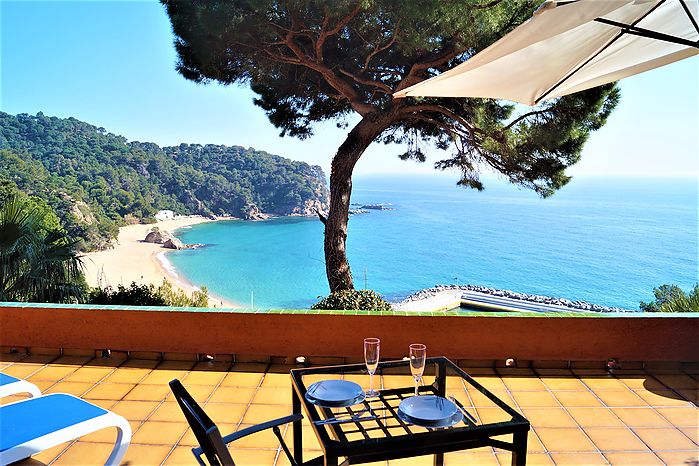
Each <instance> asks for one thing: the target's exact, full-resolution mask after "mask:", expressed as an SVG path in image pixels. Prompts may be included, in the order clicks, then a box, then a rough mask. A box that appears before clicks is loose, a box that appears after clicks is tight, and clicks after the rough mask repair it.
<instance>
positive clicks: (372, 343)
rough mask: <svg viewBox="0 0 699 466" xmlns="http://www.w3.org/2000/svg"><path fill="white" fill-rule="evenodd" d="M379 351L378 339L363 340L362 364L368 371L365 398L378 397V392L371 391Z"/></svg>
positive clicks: (379, 343) (379, 342)
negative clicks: (367, 387) (367, 385)
mask: <svg viewBox="0 0 699 466" xmlns="http://www.w3.org/2000/svg"><path fill="white" fill-rule="evenodd" d="M380 349H381V340H379V339H378V338H365V339H364V362H365V363H366V369H367V371H369V391H367V392H366V396H378V394H379V392H377V391H376V390H374V389H373V385H372V382H373V378H374V372H376V368H377V367H378V366H379V352H380Z"/></svg>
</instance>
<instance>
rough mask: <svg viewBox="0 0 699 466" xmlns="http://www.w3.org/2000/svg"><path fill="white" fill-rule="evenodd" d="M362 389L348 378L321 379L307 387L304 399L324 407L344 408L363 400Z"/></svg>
mask: <svg viewBox="0 0 699 466" xmlns="http://www.w3.org/2000/svg"><path fill="white" fill-rule="evenodd" d="M364 397H365V395H364V390H362V387H360V386H359V384H357V383H354V382H350V381H349V380H322V381H320V382H316V383H314V384H312V385H311V386H310V387H308V390H307V391H306V399H307V400H308V401H309V402H310V403H313V404H314V405H318V406H323V407H326V408H344V407H346V406H352V405H356V404H359V403H361V402H362V401H364Z"/></svg>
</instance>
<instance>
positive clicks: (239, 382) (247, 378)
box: [221, 372, 291, 387]
mask: <svg viewBox="0 0 699 466" xmlns="http://www.w3.org/2000/svg"><path fill="white" fill-rule="evenodd" d="M262 375H263V374H261V373H259V372H229V373H228V374H226V377H225V378H224V379H223V382H221V386H223V387H257V386H259V385H260V383H261V382H262ZM289 386H291V385H289Z"/></svg>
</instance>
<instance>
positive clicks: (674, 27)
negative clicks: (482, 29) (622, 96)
mask: <svg viewBox="0 0 699 466" xmlns="http://www.w3.org/2000/svg"><path fill="white" fill-rule="evenodd" d="M697 4H698V2H697V0H575V1H558V2H556V1H547V2H545V3H544V4H542V6H541V7H540V8H539V9H538V10H537V11H536V12H535V13H534V16H533V17H532V18H531V19H529V20H528V21H526V22H525V23H524V24H522V25H521V26H519V27H517V28H516V29H515V30H513V31H512V32H510V33H509V34H507V35H506V36H505V37H503V38H502V39H500V40H499V41H497V42H496V43H494V44H493V45H491V46H490V47H488V48H487V49H485V50H483V51H482V52H480V53H478V54H476V55H475V56H473V57H471V58H470V59H468V60H467V61H465V62H464V63H462V64H460V65H459V66H457V67H455V68H453V69H451V70H449V71H447V72H444V73H442V74H440V75H439V76H436V77H434V78H432V79H428V80H426V81H423V82H421V83H418V84H416V85H414V86H411V87H408V88H406V89H403V90H401V91H399V92H396V93H395V94H394V97H409V96H425V97H427V96H429V97H490V98H495V99H507V100H512V101H516V102H521V103H523V104H528V105H536V104H538V103H539V102H541V101H543V100H548V99H553V98H556V97H560V96H563V95H567V94H571V93H573V92H577V91H581V90H584V89H588V88H591V87H595V86H599V85H602V84H605V83H609V82H612V81H617V80H619V79H622V78H625V77H627V76H631V75H634V74H637V73H641V72H643V71H647V70H651V69H653V68H657V67H659V66H663V65H667V64H669V63H672V62H675V61H678V60H682V59H683V58H688V57H691V56H694V55H697V54H699V25H697V17H698V16H699V15H698V14H697V10H698V6H697Z"/></svg>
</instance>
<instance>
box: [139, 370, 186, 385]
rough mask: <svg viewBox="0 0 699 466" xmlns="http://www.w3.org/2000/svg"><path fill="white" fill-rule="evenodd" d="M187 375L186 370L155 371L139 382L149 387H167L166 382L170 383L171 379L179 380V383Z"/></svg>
mask: <svg viewBox="0 0 699 466" xmlns="http://www.w3.org/2000/svg"><path fill="white" fill-rule="evenodd" d="M187 374H188V371H187V370H161V369H155V370H154V371H152V372H151V373H150V374H148V375H147V376H146V378H145V379H143V380H141V381H140V383H144V384H150V385H167V384H168V382H170V381H171V380H172V379H179V380H180V381H182V380H183V379H184V378H185V377H186V376H187ZM182 383H184V382H182Z"/></svg>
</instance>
